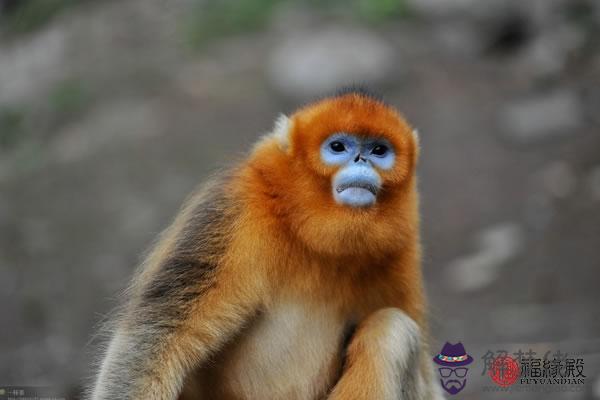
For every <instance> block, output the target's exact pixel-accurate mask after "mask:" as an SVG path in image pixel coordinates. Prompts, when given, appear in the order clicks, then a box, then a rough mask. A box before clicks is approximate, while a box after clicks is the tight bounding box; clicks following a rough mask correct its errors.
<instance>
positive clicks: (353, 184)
mask: <svg viewBox="0 0 600 400" xmlns="http://www.w3.org/2000/svg"><path fill="white" fill-rule="evenodd" d="M350 188H357V189H365V190H368V191H369V192H371V194H373V196H377V191H378V190H379V188H378V187H377V186H375V185H373V184H372V183H369V182H348V183H342V184H341V185H339V186H337V187H336V188H335V191H336V192H338V193H342V192H343V191H344V190H346V189H350Z"/></svg>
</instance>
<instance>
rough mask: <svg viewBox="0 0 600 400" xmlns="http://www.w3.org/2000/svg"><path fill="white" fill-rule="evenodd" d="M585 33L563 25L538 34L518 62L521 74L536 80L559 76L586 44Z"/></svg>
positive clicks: (523, 51)
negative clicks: (568, 61) (569, 60)
mask: <svg viewBox="0 0 600 400" xmlns="http://www.w3.org/2000/svg"><path fill="white" fill-rule="evenodd" d="M584 39H585V37H584V35H583V32H582V31H581V30H579V29H576V28H575V27H574V26H571V25H567V24H562V25H559V26H554V27H552V29H548V30H546V31H544V32H542V33H541V34H538V35H537V36H536V37H535V38H534V39H533V40H532V41H531V42H530V43H529V45H528V46H527V47H526V48H525V49H523V50H522V51H521V55H520V57H519V58H518V60H517V61H516V63H517V68H518V69H519V71H520V73H521V74H524V75H526V76H528V77H531V78H534V79H542V78H548V77H553V76H557V75H559V74H560V73H561V72H563V70H564V68H565V66H566V64H567V60H568V58H569V56H570V55H572V54H573V52H574V51H575V50H577V49H578V48H580V47H581V46H582V45H583V43H584Z"/></svg>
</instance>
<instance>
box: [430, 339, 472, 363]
mask: <svg viewBox="0 0 600 400" xmlns="http://www.w3.org/2000/svg"><path fill="white" fill-rule="evenodd" d="M433 361H434V362H436V363H437V364H439V365H443V366H445V367H459V366H461V365H467V364H471V363H472V362H473V357H471V356H470V355H468V354H467V351H466V350H465V346H463V344H462V343H461V342H458V343H456V344H450V343H448V342H446V344H445V345H444V347H443V348H442V351H441V352H440V354H438V355H437V356H435V357H433Z"/></svg>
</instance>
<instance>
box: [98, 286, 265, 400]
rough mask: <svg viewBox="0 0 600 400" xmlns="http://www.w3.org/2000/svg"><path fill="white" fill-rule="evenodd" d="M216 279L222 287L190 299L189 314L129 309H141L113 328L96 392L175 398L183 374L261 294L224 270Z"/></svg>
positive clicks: (240, 321) (233, 328) (231, 330)
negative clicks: (156, 314)
mask: <svg viewBox="0 0 600 400" xmlns="http://www.w3.org/2000/svg"><path fill="white" fill-rule="evenodd" d="M224 275H225V274H224ZM217 282H218V290H216V289H215V288H210V289H208V290H207V291H206V293H205V294H203V296H202V297H200V298H198V299H197V300H196V301H195V302H194V304H189V305H188V307H190V309H189V314H188V315H186V316H177V315H175V316H163V317H162V318H161V319H154V317H153V313H152V312H149V313H147V311H148V310H147V309H145V307H138V308H134V309H133V310H132V311H131V312H133V313H140V314H139V315H135V316H132V318H133V319H134V320H135V321H136V322H135V323H133V324H132V323H127V322H126V323H123V324H121V326H120V327H119V328H118V329H117V331H116V333H115V334H114V337H113V339H112V341H111V343H110V345H109V347H108V350H107V353H106V356H105V359H104V362H103V363H102V367H101V371H100V374H99V376H98V379H97V382H96V385H95V389H94V392H93V396H92V398H93V399H94V400H103V399H117V398H118V399H144V400H153V399H160V400H163V399H164V400H166V399H176V398H177V396H178V394H179V393H180V392H181V390H182V386H183V383H184V379H185V377H186V376H187V375H188V374H189V373H190V372H191V371H192V370H193V369H194V368H196V367H197V366H199V365H201V364H202V363H203V362H205V361H206V359H207V358H208V357H209V355H210V354H212V353H213V352H215V351H217V350H218V349H219V348H220V347H221V346H222V345H223V343H224V342H225V341H227V340H229V339H230V338H231V337H232V335H234V334H235V333H236V332H237V331H238V330H239V329H240V328H241V327H242V326H243V325H244V323H245V322H246V321H247V320H248V319H249V318H251V316H253V315H254V313H255V312H256V310H257V308H258V299H257V298H255V297H254V296H253V295H252V291H251V290H248V287H245V288H240V287H238V286H236V284H232V282H230V281H229V279H228V277H226V276H219V277H218V278H217ZM254 293H257V291H254ZM173 307H176V305H175V304H173ZM145 318H148V320H147V321H144V319H145ZM168 318H171V320H169V319H168ZM179 318H181V319H180V320H179ZM153 319H154V320H153Z"/></svg>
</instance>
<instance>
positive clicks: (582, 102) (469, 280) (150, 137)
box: [0, 0, 600, 399]
mask: <svg viewBox="0 0 600 400" xmlns="http://www.w3.org/2000/svg"><path fill="white" fill-rule="evenodd" d="M0 3H2V4H8V3H10V2H0ZM193 3H194V2H192V1H176V2H172V3H169V5H168V6H166V5H165V4H167V3H164V2H157V1H145V0H134V1H127V2H108V1H107V2H102V3H100V2H98V3H91V2H90V3H83V4H82V5H80V6H77V7H72V8H69V9H68V10H66V11H64V12H62V13H60V14H58V15H56V16H54V17H53V18H52V19H51V20H50V21H49V22H47V23H46V24H44V25H43V26H41V27H39V28H37V29H36V30H34V31H32V32H29V33H21V34H12V33H10V32H9V33H6V34H5V35H4V37H2V39H1V40H0V226H1V230H0V315H1V317H2V324H1V326H2V327H1V328H0V354H1V356H0V359H1V360H2V363H0V377H1V379H0V383H9V384H32V385H45V384H57V383H61V384H62V383H65V384H67V386H68V387H70V388H72V389H71V390H73V392H77V391H78V390H79V389H78V388H79V386H80V384H81V379H82V378H84V377H85V376H86V374H87V373H86V372H84V371H87V369H88V366H89V362H90V357H91V353H92V352H93V346H92V345H90V343H91V342H93V333H94V332H95V330H96V327H97V324H98V323H99V321H101V320H102V318H103V316H104V315H105V313H107V312H108V311H109V310H110V309H111V308H112V307H114V306H115V305H116V304H117V300H116V295H117V293H119V291H120V290H121V289H123V288H124V287H125V285H126V283H127V281H128V279H129V277H130V276H131V273H132V270H133V268H134V267H135V265H136V264H137V263H138V262H139V260H140V258H141V255H142V254H143V251H144V249H147V248H148V246H149V245H150V243H151V241H152V239H153V238H154V237H155V236H156V235H157V233H158V232H160V231H161V230H162V229H163V228H164V227H165V226H166V225H167V224H168V223H169V221H170V219H171V218H172V217H173V215H174V214H175V213H176V212H177V209H178V207H179V205H180V204H181V202H182V201H183V199H184V198H185V196H186V195H187V194H188V193H189V192H190V191H191V190H192V189H193V188H194V187H195V186H196V185H197V183H198V182H200V181H201V180H202V179H203V178H204V177H205V176H206V175H207V174H208V173H209V172H210V171H212V170H215V169H218V168H219V167H220V166H222V165H225V164H227V163H228V162H230V161H232V160H234V159H235V158H236V157H238V156H239V155H242V154H243V152H244V151H245V150H246V149H247V148H248V146H249V145H250V144H251V143H252V142H253V141H254V140H255V139H256V138H257V137H258V136H259V134H261V133H263V132H266V131H267V130H269V129H270V128H271V124H272V121H273V120H274V118H275V116H276V115H277V114H278V113H279V112H282V111H283V112H289V111H291V110H293V109H294V108H295V107H296V106H298V105H300V104H302V103H303V102H304V101H306V100H308V99H310V97H311V96H313V95H316V94H320V93H322V92H323V91H326V90H328V89H330V88H331V87H335V86H336V85H339V84H344V83H348V82H349V81H363V80H365V81H369V82H374V85H373V86H374V87H376V88H378V89H379V90H380V91H381V92H383V94H384V95H385V97H386V98H387V100H388V101H389V102H390V103H392V104H394V105H396V106H398V107H399V109H400V110H402V112H403V113H405V115H406V116H407V118H408V119H409V120H410V121H411V122H412V123H413V124H414V125H415V126H416V127H417V128H418V129H419V131H420V134H421V140H422V158H421V163H420V167H419V168H420V170H419V175H420V187H421V192H422V215H423V242H424V249H425V251H424V271H425V277H426V283H427V289H428V292H429V294H430V299H431V308H432V318H431V319H432V323H431V324H432V332H433V349H434V350H439V349H440V348H441V346H442V344H443V343H444V342H445V341H450V342H456V341H462V342H463V343H464V344H465V346H466V347H467V350H468V352H469V353H470V354H472V355H473V357H474V358H475V360H476V363H475V364H473V367H472V368H471V372H470V378H469V383H468V384H467V387H466V389H465V392H463V396H462V398H472V399H481V398H487V397H489V398H500V397H503V396H505V395H504V394H497V393H496V394H483V395H482V394H481V390H482V389H481V388H482V386H484V385H491V384H492V383H491V381H490V380H489V378H488V377H487V376H481V373H482V369H483V367H482V366H483V361H482V360H481V357H482V356H483V355H484V354H485V353H486V351H487V350H491V351H497V350H502V349H503V350H508V351H510V352H512V351H517V350H518V349H519V348H521V349H523V351H526V350H528V349H530V348H531V349H534V350H535V351H537V352H539V353H540V354H543V353H545V352H546V351H547V350H552V351H556V350H560V351H562V352H568V353H582V354H583V357H584V359H585V369H584V371H585V373H586V375H587V380H586V384H585V387H584V389H583V391H582V392H579V393H567V394H565V393H559V394H550V395H548V394H544V393H539V394H535V393H527V394H520V395H517V394H514V396H515V397H516V398H540V399H542V398H544V399H545V398H557V399H558V398H575V399H581V398H600V307H599V306H600V291H599V290H598V283H599V282H600V269H599V267H600V130H599V125H600V117H599V116H598V110H600V44H599V41H598V38H599V36H598V30H599V28H598V27H599V26H600V10H599V9H594V7H593V6H592V5H591V4H592V3H590V4H587V3H585V2H574V3H573V4H575V5H572V6H566V5H565V4H566V3H568V2H566V1H562V2H561V1H552V2H550V1H548V2H531V3H528V6H524V5H522V4H521V5H520V3H521V2H494V1H492V2H489V3H488V6H486V7H485V8H483V9H479V8H481V7H482V6H477V2H472V1H467V0H465V1H462V2H457V3H456V5H455V6H448V5H447V4H446V6H444V2H437V1H433V0H428V1H416V0H415V1H411V2H409V3H408V4H409V5H410V7H411V9H412V10H413V11H412V12H411V13H410V15H408V16H404V17H402V18H391V19H389V20H385V22H381V23H379V22H377V23H368V24H366V23H363V22H362V20H358V21H357V20H356V19H353V18H351V17H348V16H346V15H345V14H343V13H342V16H339V15H338V14H336V13H335V12H334V13H322V12H320V11H319V10H312V9H300V8H294V7H291V6H289V5H288V4H287V3H285V4H283V5H280V6H278V7H276V9H274V10H273V11H272V17H271V18H270V19H269V20H267V21H262V25H260V27H259V28H258V29H257V30H255V31H252V32H242V33H238V34H234V35H233V36H228V37H220V36H219V37H216V38H212V37H211V39H210V40H207V41H205V42H202V43H201V44H197V45H196V48H195V49H192V48H191V47H190V46H189V43H188V42H189V40H188V39H189V35H190V33H186V32H187V31H186V30H185V29H184V28H185V27H186V26H187V25H186V24H187V23H189V21H188V20H187V19H186V18H187V16H188V15H189V14H190V9H191V7H192V6H193ZM500 3H504V5H502V6H500V5H499V4H500ZM444 7H446V8H444ZM461 7H465V8H461ZM488 7H489V8H488ZM596 8H599V7H596ZM465 10H468V11H465ZM215 18H218V14H217V16H216V17H215ZM196 23H197V21H196ZM202 26H204V25H202ZM182 27H183V28H182ZM186 35H188V36H186ZM193 38H195V36H193ZM594 388H595V389H594Z"/></svg>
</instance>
